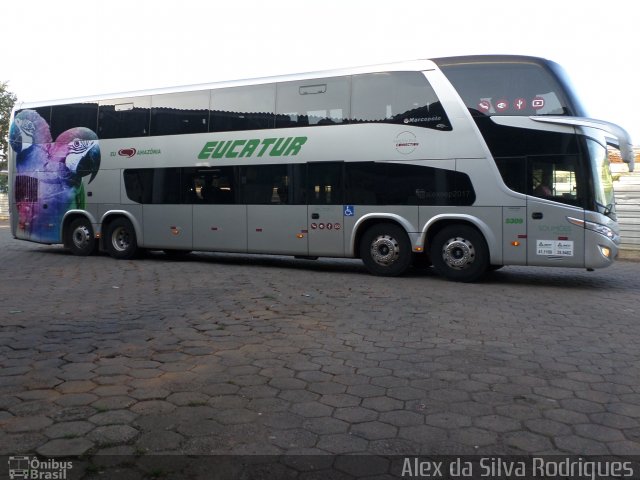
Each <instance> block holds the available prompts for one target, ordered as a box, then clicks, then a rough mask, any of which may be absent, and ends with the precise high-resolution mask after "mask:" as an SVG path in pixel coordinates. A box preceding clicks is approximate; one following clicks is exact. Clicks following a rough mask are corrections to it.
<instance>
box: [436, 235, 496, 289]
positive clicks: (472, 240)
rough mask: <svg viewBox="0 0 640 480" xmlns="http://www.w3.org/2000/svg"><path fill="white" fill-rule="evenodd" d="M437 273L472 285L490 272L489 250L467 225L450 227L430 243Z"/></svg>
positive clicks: (479, 236)
mask: <svg viewBox="0 0 640 480" xmlns="http://www.w3.org/2000/svg"><path fill="white" fill-rule="evenodd" d="M430 253H431V260H432V261H433V266H434V268H435V269H436V271H437V272H438V273H439V274H440V275H442V276H444V277H446V278H448V279H449V280H455V281H458V282H474V281H476V280H478V279H479V278H480V277H482V275H484V274H485V273H486V271H487V269H488V268H489V248H488V247H487V243H486V241H485V239H484V237H483V236H482V234H481V233H480V232H479V231H478V230H476V229H475V228H473V227H471V226H469V225H450V226H448V227H445V228H443V229H442V230H440V231H439V232H438V233H437V234H436V236H435V237H434V238H433V241H432V242H431V249H430Z"/></svg>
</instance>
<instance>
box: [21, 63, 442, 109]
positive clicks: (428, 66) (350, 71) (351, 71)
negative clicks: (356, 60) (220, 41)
mask: <svg viewBox="0 0 640 480" xmlns="http://www.w3.org/2000/svg"><path fill="white" fill-rule="evenodd" d="M435 68H436V66H435V64H434V63H433V62H432V61H431V60H427V59H424V60H410V61H405V62H396V63H388V64H380V65H369V66H362V67H352V68H342V69H336V70H324V71H316V72H306V73H296V74H289V75H279V76H271V77H258V78H250V79H244V80H230V81H220V82H212V83H202V84H193V85H183V86H175V87H166V88H155V89H149V90H135V91H129V92H114V93H110V94H104V95H91V96H84V97H75V98H63V99H57V100H49V101H34V102H17V103H16V105H15V107H14V110H23V109H25V108H38V107H47V106H54V105H67V104H72V103H84V102H97V101H100V100H109V99H113V98H130V97H141V96H145V95H161V94H165V93H179V92H192V91H198V90H209V89H216V88H228V87H242V86H248V85H260V84H264V83H276V82H291V81H297V80H312V79H317V78H327V77H337V76H346V75H357V74H363V73H376V72H394V71H395V72H398V71H424V70H434V69H435Z"/></svg>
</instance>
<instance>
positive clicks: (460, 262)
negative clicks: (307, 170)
mask: <svg viewBox="0 0 640 480" xmlns="http://www.w3.org/2000/svg"><path fill="white" fill-rule="evenodd" d="M442 259H443V260H444V263H445V264H446V265H447V266H448V267H450V268H453V269H454V270H464V269H466V268H469V267H470V266H471V265H473V262H475V260H476V249H475V247H474V246H473V243H471V242H470V241H469V240H467V239H466V238H462V237H454V238H450V239H449V240H447V241H446V242H445V243H444V245H443V247H442Z"/></svg>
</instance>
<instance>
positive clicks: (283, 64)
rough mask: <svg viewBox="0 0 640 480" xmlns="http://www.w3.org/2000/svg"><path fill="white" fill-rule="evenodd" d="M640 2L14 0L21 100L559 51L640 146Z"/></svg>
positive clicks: (12, 56)
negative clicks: (639, 5)
mask: <svg viewBox="0 0 640 480" xmlns="http://www.w3.org/2000/svg"><path fill="white" fill-rule="evenodd" d="M630 5H633V4H632V3H630V2H628V0H608V1H606V2H605V1H602V0H483V1H479V0H475V1H474V0H435V1H434V0H382V1H381V0H322V1H316V0H298V1H294V0H268V1H266V0H209V1H206V0H181V1H180V2H168V1H167V0H126V1H125V0H102V1H98V0H56V1H51V0H30V1H28V2H27V1H12V2H4V3H3V5H2V7H1V8H0V12H2V15H1V17H0V18H2V22H1V25H2V27H1V28H0V31H1V32H2V33H3V39H2V41H1V42H0V81H8V82H9V90H10V91H12V92H13V93H15V94H16V95H17V96H18V99H19V101H27V102H30V101H41V100H54V99H62V98H73V97H81V96H90V95H101V94H108V93H120V92H129V91H134V90H144V89H152V88H162V87H171V86H178V85H192V84H199V83H208V82H214V81H221V80H237V79H245V78H254V77H264V76H272V75H282V74H290V73H301V72H309V71H318V70H329V69H335V68H343V67H350V66H361V65H372V64H378V63H387V62H395V61H403V60H413V59H419V58H436V57H441V56H451V55H472V54H473V55H475V54H523V55H533V56H539V57H545V58H548V59H551V60H554V61H556V62H557V63H559V64H561V65H562V66H563V67H564V68H565V70H566V71H567V72H568V74H569V77H570V78H571V80H572V82H573V84H574V86H575V87H576V89H577V91H578V94H579V96H580V98H581V99H582V101H583V103H584V104H585V106H586V109H587V111H588V113H589V115H590V116H591V117H594V118H598V119H602V120H608V121H611V122H614V123H617V124H619V125H620V126H622V127H623V128H625V129H626V130H627V131H628V132H629V133H630V134H631V137H632V139H633V141H634V143H635V144H636V145H640V116H639V115H638V112H637V110H638V107H640V88H639V87H640V76H639V74H638V70H639V69H638V67H639V66H640V35H638V33H637V31H638V26H640V14H639V13H637V12H638V9H637V8H633V9H630V8H629V6H630Z"/></svg>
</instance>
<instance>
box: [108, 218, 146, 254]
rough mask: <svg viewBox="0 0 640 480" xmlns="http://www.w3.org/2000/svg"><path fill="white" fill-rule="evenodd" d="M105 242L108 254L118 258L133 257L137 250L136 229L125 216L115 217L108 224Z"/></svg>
mask: <svg viewBox="0 0 640 480" xmlns="http://www.w3.org/2000/svg"><path fill="white" fill-rule="evenodd" d="M105 243H106V245H105V247H106V250H107V252H108V253H109V255H111V256H112V257H113V258H116V259H119V260H128V259H130V258H133V257H134V256H135V254H136V252H137V251H138V241H137V239H136V231H135V229H134V228H133V225H132V224H131V222H130V221H129V220H127V219H126V218H117V219H115V220H114V221H113V222H111V223H110V224H109V227H108V228H107V237H106V239H105Z"/></svg>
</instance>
